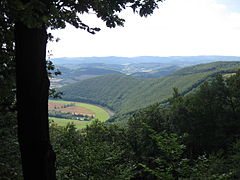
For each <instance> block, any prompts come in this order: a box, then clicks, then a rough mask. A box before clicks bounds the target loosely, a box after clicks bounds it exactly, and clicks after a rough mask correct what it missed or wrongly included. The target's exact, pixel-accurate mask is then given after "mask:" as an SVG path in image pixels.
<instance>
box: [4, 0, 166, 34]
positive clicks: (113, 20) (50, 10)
mask: <svg viewBox="0 0 240 180" xmlns="http://www.w3.org/2000/svg"><path fill="white" fill-rule="evenodd" d="M163 1H164V0H75V1H72V0H53V1H47V0H42V1H39V0H30V1H27V2H26V3H24V1H21V0H10V1H9V3H8V5H9V9H10V12H11V16H12V17H14V19H15V20H17V21H19V20H20V21H21V22H24V23H25V25H27V26H28V27H32V28H34V27H41V26H42V25H43V24H46V25H47V27H50V28H51V29H59V28H60V29H61V28H65V27H66V23H69V24H71V25H73V26H74V27H76V28H80V29H83V30H86V31H88V32H89V33H92V34H94V33H96V32H97V31H99V30H100V29H99V28H97V27H89V26H88V25H87V23H86V22H83V21H82V20H81V14H84V13H86V14H89V13H93V14H96V16H97V17H98V18H100V19H102V20H103V21H104V22H105V23H106V26H107V27H109V28H114V27H116V26H123V25H124V22H125V20H124V19H123V18H121V17H120V16H119V13H120V12H121V11H122V10H124V9H126V8H132V10H133V12H134V13H137V14H139V15H140V16H144V17H146V16H148V15H151V14H152V13H153V10H154V9H156V8H158V4H157V3H158V2H163ZM4 3H5V4H7V1H6V0H4V2H3V3H2V4H4Z"/></svg>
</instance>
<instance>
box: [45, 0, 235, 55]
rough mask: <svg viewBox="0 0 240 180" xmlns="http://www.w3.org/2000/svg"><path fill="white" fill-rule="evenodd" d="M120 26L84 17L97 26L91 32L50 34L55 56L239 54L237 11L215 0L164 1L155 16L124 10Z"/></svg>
mask: <svg viewBox="0 0 240 180" xmlns="http://www.w3.org/2000/svg"><path fill="white" fill-rule="evenodd" d="M122 16H123V17H124V18H125V19H126V23H125V27H123V28H122V27H117V28H116V29H108V28H105V27H104V24H103V23H101V21H100V20H98V19H96V18H94V16H93V15H86V16H84V17H83V19H85V20H86V22H87V23H91V24H92V25H97V26H100V27H102V31H101V32H99V33H97V34H96V35H91V34H88V33H87V32H84V31H81V30H76V29H74V28H73V27H67V28H66V29H65V30H61V31H56V32H54V34H55V35H56V36H58V37H60V38H61V39H62V40H61V41H60V42H58V43H54V44H50V45H49V49H52V50H53V54H54V57H84V56H111V55H115V56H141V55H152V56H174V55H239V56H240V49H239V47H240V46H239V42H240V13H237V12H231V11H229V9H228V6H227V5H226V4H220V3H218V2H217V0H166V1H165V2H164V3H162V4H160V8H159V9H158V10H156V11H155V13H154V15H152V16H150V17H148V18H140V17H138V16H137V15H134V14H132V13H131V12H130V11H126V12H124V13H123V15H122Z"/></svg>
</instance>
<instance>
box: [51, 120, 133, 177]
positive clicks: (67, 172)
mask: <svg viewBox="0 0 240 180" xmlns="http://www.w3.org/2000/svg"><path fill="white" fill-rule="evenodd" d="M52 141H53V145H54V148H55V151H56V152H57V155H58V158H57V175H58V178H59V179H129V176H130V174H129V171H131V169H132V167H131V164H130V162H129V160H128V152H127V149H126V145H125V142H126V141H125V132H124V130H123V129H121V128H119V127H117V126H114V125H104V124H103V123H100V122H99V121H95V122H94V123H93V124H92V125H90V126H88V127H87V128H86V129H84V130H81V131H77V130H76V129H75V128H74V126H73V125H68V126H66V127H65V128H62V129H59V128H55V129H54V128H53V132H52Z"/></svg>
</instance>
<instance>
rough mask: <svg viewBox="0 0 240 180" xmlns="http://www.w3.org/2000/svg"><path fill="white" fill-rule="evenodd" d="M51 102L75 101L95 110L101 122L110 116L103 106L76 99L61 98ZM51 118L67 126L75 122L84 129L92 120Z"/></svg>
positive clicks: (76, 103)
mask: <svg viewBox="0 0 240 180" xmlns="http://www.w3.org/2000/svg"><path fill="white" fill-rule="evenodd" d="M49 102H55V103H64V104H68V103H74V104H75V105H76V106H80V107H84V108H86V109H89V110H90V111H92V112H94V113H95V115H96V118H97V119H98V120H99V121H101V122H105V121H106V120H108V119H109V117H110V115H109V114H108V112H107V111H105V110H104V109H103V108H101V107H99V106H96V105H92V104H87V103H81V102H74V101H62V100H60V101H59V100H49ZM50 120H53V121H54V122H55V123H56V124H58V125H59V126H66V125H67V124H68V123H73V124H75V126H76V128H78V129H82V128H84V127H86V126H87V125H89V124H90V123H91V121H77V120H71V119H61V118H53V117H50Z"/></svg>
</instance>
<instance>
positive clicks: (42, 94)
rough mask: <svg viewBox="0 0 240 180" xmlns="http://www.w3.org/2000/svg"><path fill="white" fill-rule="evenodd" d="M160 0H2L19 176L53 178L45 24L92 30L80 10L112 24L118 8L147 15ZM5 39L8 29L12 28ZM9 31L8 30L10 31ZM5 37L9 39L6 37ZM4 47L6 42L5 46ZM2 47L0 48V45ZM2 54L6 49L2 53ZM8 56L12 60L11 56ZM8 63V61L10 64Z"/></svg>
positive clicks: (119, 21)
mask: <svg viewBox="0 0 240 180" xmlns="http://www.w3.org/2000/svg"><path fill="white" fill-rule="evenodd" d="M161 1H163V0H114V1H110V0H81V1H80V0H76V1H69V0H53V1H48V0H2V1H1V14H0V16H1V17H0V19H1V21H3V25H6V27H4V30H1V33H2V36H1V38H2V39H1V40H2V41H1V43H2V44H1V45H2V46H1V48H2V49H6V50H4V51H6V52H10V51H12V50H15V60H16V74H17V75H16V76H17V79H16V84H17V85H16V86H17V112H18V139H19V143H20V150H21V156H22V165H23V175H24V178H25V179H41V180H43V179H55V172H54V171H55V170H54V159H55V157H54V152H53V150H52V147H51V145H50V141H49V132H48V131H49V130H48V129H49V128H48V106H47V102H48V89H49V80H48V74H47V71H46V61H45V57H46V43H47V39H48V38H49V37H50V36H48V34H47V28H52V29H58V28H65V26H66V23H69V24H71V25H73V26H75V27H76V28H80V29H83V30H86V31H88V32H89V33H92V34H94V33H95V32H97V31H99V28H92V27H89V26H88V25H87V24H86V23H85V22H83V21H82V20H81V14H84V13H89V12H92V13H95V14H96V16H97V17H98V18H100V19H102V20H103V21H104V22H106V26H108V27H110V28H114V27H116V26H123V24H124V19H122V18H120V17H119V15H118V14H119V12H121V11H122V10H124V9H125V8H127V7H130V8H132V9H133V11H134V12H136V13H139V14H140V16H147V15H150V14H152V13H153V10H154V9H155V8H157V7H158V5H157V3H158V2H161ZM13 29H14V39H13V38H11V40H10V41H9V39H8V34H9V33H5V32H4V31H10V32H13ZM10 35H12V34H11V33H10ZM9 42H10V43H9ZM9 47H10V48H9ZM1 52H3V51H1ZM6 54H7V53H6ZM11 62H14V57H13V59H12V61H11ZM12 67H14V66H12Z"/></svg>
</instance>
